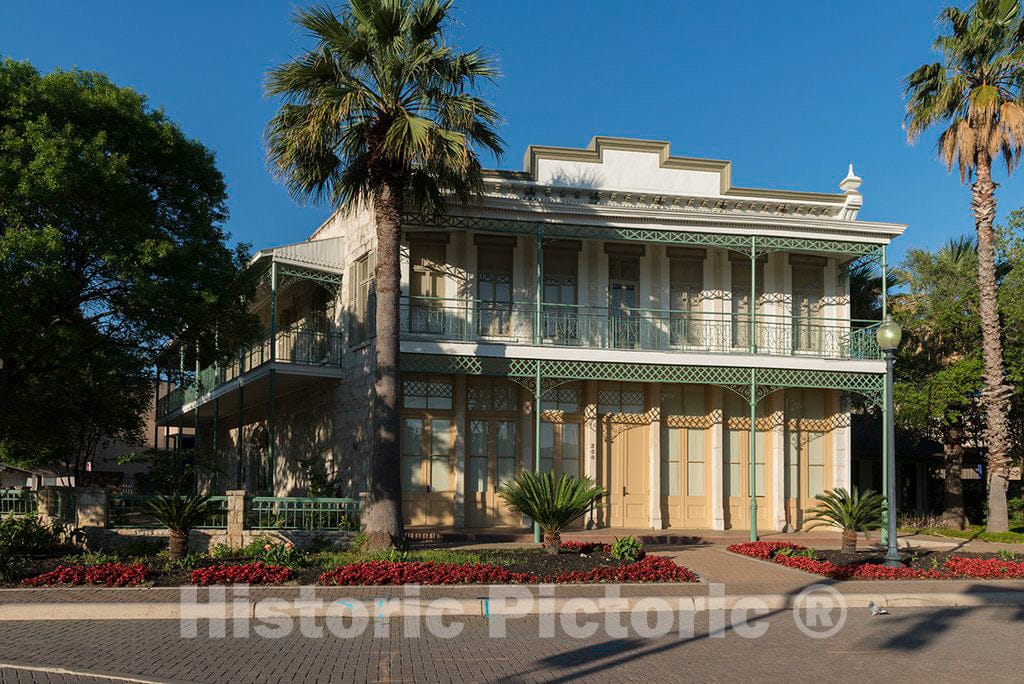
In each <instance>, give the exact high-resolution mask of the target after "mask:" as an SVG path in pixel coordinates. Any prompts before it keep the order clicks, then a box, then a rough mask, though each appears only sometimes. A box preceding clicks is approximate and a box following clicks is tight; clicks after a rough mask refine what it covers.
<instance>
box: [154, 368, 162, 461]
mask: <svg viewBox="0 0 1024 684" xmlns="http://www.w3.org/2000/svg"><path fill="white" fill-rule="evenodd" d="M155 367H156V389H155V390H154V391H153V395H154V396H153V448H154V449H159V448H160V426H159V425H158V424H157V422H156V418H157V409H158V408H159V406H160V364H159V363H158V364H156V366H155Z"/></svg>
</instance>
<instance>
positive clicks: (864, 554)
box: [728, 542, 1024, 580]
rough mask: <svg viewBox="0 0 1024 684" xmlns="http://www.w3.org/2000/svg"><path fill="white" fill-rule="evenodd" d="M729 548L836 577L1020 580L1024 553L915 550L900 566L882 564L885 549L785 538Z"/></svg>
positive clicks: (903, 554) (905, 555) (902, 555)
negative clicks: (846, 548)
mask: <svg viewBox="0 0 1024 684" xmlns="http://www.w3.org/2000/svg"><path fill="white" fill-rule="evenodd" d="M728 550H729V551H732V552H733V553H738V554H740V555H744V556H750V557H752V558H758V559H761V560H766V561H769V562H772V563H778V564H779V565H784V566H786V567H788V568H794V569H796V570H803V571H805V572H810V573H813V574H816V575H822V576H824V577H829V578H831V579H838V580H872V579H877V580H908V579H1024V554H1014V555H1013V556H1012V558H1011V557H1009V556H1006V555H1000V554H998V553H991V552H987V553H976V552H967V551H944V550H937V549H919V550H916V551H912V552H911V551H901V552H900V560H902V561H903V563H904V566H903V567H900V568H886V567H884V566H883V565H882V563H883V561H884V560H885V551H883V550H879V549H864V550H861V551H858V552H856V553H853V554H849V553H845V554H844V553H842V552H841V551H836V550H829V549H823V550H818V549H808V548H806V547H803V546H799V545H797V544H791V543H789V542H749V543H744V544H733V545H732V546H730V547H729V548H728Z"/></svg>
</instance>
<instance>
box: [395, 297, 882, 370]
mask: <svg viewBox="0 0 1024 684" xmlns="http://www.w3.org/2000/svg"><path fill="white" fill-rule="evenodd" d="M401 319H402V328H401V330H402V336H403V338H405V339H426V340H437V341H456V342H492V343H504V344H510V345H557V346H564V347H579V348H593V349H614V350H640V351H659V352H680V353H693V354H701V353H703V354H765V355H770V356H793V357H810V358H818V359H848V360H875V359H880V358H881V357H882V355H881V352H880V350H879V348H878V343H877V342H876V340H875V328H876V327H877V326H878V324H879V322H878V321H860V320H850V319H828V318H823V317H820V316H793V315H788V316H786V315H778V314H768V313H760V312H755V313H754V314H749V313H724V312H713V311H683V310H673V309H642V308H627V307H619V308H610V307H593V306H578V305H565V304H550V303H541V304H538V303H536V302H483V301H479V300H454V299H439V298H430V297H406V298H403V300H402V304H401Z"/></svg>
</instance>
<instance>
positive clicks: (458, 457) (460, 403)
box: [452, 375, 467, 527]
mask: <svg viewBox="0 0 1024 684" xmlns="http://www.w3.org/2000/svg"><path fill="white" fill-rule="evenodd" d="M454 389H455V392H454V396H453V397H452V401H454V402H455V527H465V526H466V429H467V426H466V376H465V375H456V376H455V388H454Z"/></svg>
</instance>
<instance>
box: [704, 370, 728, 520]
mask: <svg viewBox="0 0 1024 684" xmlns="http://www.w3.org/2000/svg"><path fill="white" fill-rule="evenodd" d="M723 391H724V390H723V389H722V388H721V387H717V386H712V387H711V393H710V394H711V406H710V409H711V429H710V430H709V431H708V432H709V434H710V436H711V529H713V530H724V529H725V508H724V506H725V497H724V496H723V494H724V492H723V491H722V490H723V486H724V483H723V482H722V440H723V438H724V435H723V430H722V425H723V415H724V405H723V401H722V399H723V397H722V392H723Z"/></svg>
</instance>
